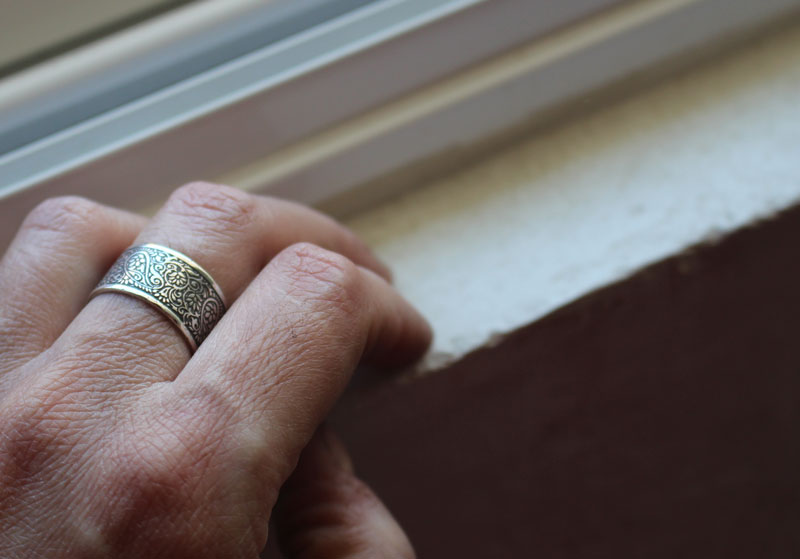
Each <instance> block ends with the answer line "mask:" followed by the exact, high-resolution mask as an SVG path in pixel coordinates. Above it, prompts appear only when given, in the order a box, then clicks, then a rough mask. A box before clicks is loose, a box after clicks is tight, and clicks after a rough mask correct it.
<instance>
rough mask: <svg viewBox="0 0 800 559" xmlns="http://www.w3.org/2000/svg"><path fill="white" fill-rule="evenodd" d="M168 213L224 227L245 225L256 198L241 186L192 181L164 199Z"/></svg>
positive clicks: (249, 217) (247, 223)
mask: <svg viewBox="0 0 800 559" xmlns="http://www.w3.org/2000/svg"><path fill="white" fill-rule="evenodd" d="M167 207H168V208H169V211H170V212H171V213H174V214H177V215H180V216H182V217H184V218H186V219H188V220H190V221H200V222H202V224H203V226H206V225H207V224H208V223H209V222H211V223H215V224H217V225H216V229H219V228H220V225H221V226H222V228H224V229H229V228H233V229H235V230H237V231H239V230H243V229H245V228H246V227H247V226H249V225H250V223H251V222H252V221H253V217H254V215H253V214H254V211H255V199H254V198H253V197H252V196H250V195H249V194H247V193H246V192H242V191H241V190H237V189H236V188H232V187H230V186H224V185H219V184H213V183H208V182H192V183H189V184H186V185H184V186H182V187H180V188H178V189H177V190H176V191H175V192H173V193H172V195H171V196H170V198H169V200H168V201H167Z"/></svg>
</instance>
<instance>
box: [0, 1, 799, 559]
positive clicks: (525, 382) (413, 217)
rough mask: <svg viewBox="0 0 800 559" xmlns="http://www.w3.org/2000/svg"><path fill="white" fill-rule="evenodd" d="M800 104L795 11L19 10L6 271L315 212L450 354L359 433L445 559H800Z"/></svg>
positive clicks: (4, 64) (392, 395)
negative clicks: (44, 240)
mask: <svg viewBox="0 0 800 559" xmlns="http://www.w3.org/2000/svg"><path fill="white" fill-rule="evenodd" d="M799 94H800V0H758V1H754V0H560V1H551V0H372V1H369V0H270V1H256V0H204V1H183V0H182V1H163V0H127V1H125V2H108V1H100V0H71V1H70V2H64V1H61V0H24V1H23V0H0V247H2V248H5V246H6V245H7V244H8V242H9V241H10V239H11V237H12V235H13V232H14V231H15V230H16V228H17V227H18V225H19V223H20V222H21V221H22V219H23V218H24V216H25V214H26V213H27V212H28V211H29V210H30V209H31V208H32V207H33V206H35V205H36V204H37V203H39V202H40V201H41V200H44V199H45V198H48V197H51V196H57V195H64V194H78V195H82V196H88V197H91V198H93V199H96V200H99V201H101V202H104V203H107V204H112V205H116V206H120V207H124V208H128V209H132V210H135V211H139V212H143V213H150V212H152V211H154V210H155V209H156V208H157V207H158V206H159V204H160V203H161V202H162V201H163V200H164V199H165V198H166V196H167V195H168V193H169V192H170V191H171V190H172V189H174V188H175V187H177V186H179V185H181V184H183V183H185V182H189V181H191V180H198V179H199V180H210V181H217V182H223V183H227V184H232V185H234V186H237V187H239V188H243V189H246V190H250V191H254V192H263V193H268V194H272V195H277V196H283V197H288V198H292V199H295V200H299V201H302V202H305V203H309V204H312V205H315V206H317V207H319V208H321V209H323V210H324V211H327V212H329V213H331V214H333V215H335V216H336V217H338V218H340V219H342V220H344V221H345V222H346V223H347V224H348V225H349V226H350V227H352V228H353V229H355V230H356V231H357V232H358V233H359V234H361V235H362V236H363V237H364V238H365V239H366V240H367V241H368V242H369V243H370V244H371V245H372V246H373V247H374V248H375V250H376V251H377V252H378V253H379V255H380V256H382V257H383V258H384V259H385V260H387V261H388V262H389V263H390V264H391V266H392V268H393V269H394V272H395V276H396V283H397V286H398V288H399V289H400V290H401V291H402V292H403V293H404V295H406V296H407V297H408V298H409V299H410V300H411V301H412V303H414V304H415V305H416V306H418V307H419V308H420V309H421V310H422V311H423V313H424V314H425V315H426V316H427V317H428V318H429V319H430V321H431V322H432V324H433V326H434V330H435V333H436V339H435V342H434V346H433V348H432V350H431V352H430V354H429V355H428V356H426V358H425V360H424V361H423V362H422V363H420V364H419V365H418V366H416V367H415V368H414V369H413V370H409V371H402V372H400V373H398V374H394V375H386V374H385V373H381V372H379V371H366V370H365V371H359V373H358V374H357V377H356V379H355V381H354V383H353V386H352V387H351V390H350V391H349V392H348V393H347V394H346V395H345V398H344V399H343V401H342V402H341V404H340V406H339V407H338V408H337V409H336V410H335V412H334V415H333V417H332V419H331V420H332V422H333V423H334V424H335V425H336V426H337V427H338V430H339V431H340V432H341V434H342V437H343V439H344V440H345V441H346V443H347V444H348V446H349V447H350V448H351V449H352V452H353V454H354V458H355V461H356V467H357V470H358V472H359V473H360V474H361V475H362V476H363V477H364V478H365V479H366V480H367V481H368V482H369V483H371V484H372V485H373V486H374V487H375V489H376V491H377V492H378V494H379V495H381V496H382V497H383V498H384V499H385V500H386V502H387V504H388V505H389V507H390V508H391V509H392V510H393V512H395V513H396V515H397V517H398V519H399V520H400V522H401V524H403V526H404V527H405V528H406V529H407V530H408V532H409V534H410V536H411V539H412V541H413V542H414V544H415V546H416V548H417V551H418V553H419V555H420V557H427V556H432V557H436V556H438V557H463V558H468V557H476V558H477V557H481V558H483V557H529V556H544V557H570V558H574V557H620V556H621V557H642V556H647V557H665V558H667V557H669V558H672V557H698V558H699V557H703V558H708V557H726V558H729V557H753V556H757V557H769V558H773V557H776V558H782V557H786V558H790V557H791V558H794V557H798V556H800V530H798V529H797V527H798V526H800V480H799V479H798V475H797V472H798V471H800V442H799V441H800V437H798V422H799V421H800V343H798V332H800V318H798V317H800V297H798V296H797V286H798V285H800V264H798V261H797V258H796V257H795V255H796V252H797V250H796V246H797V245H796V241H795V239H797V238H798V236H800V208H798V201H800V105H798V103H797V99H798V95H799ZM274 553H275V552H274V550H271V551H269V552H266V553H265V557H266V556H270V557H271V556H274V555H272V554H274Z"/></svg>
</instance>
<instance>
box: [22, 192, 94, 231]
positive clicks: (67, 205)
mask: <svg viewBox="0 0 800 559" xmlns="http://www.w3.org/2000/svg"><path fill="white" fill-rule="evenodd" d="M102 212H103V207H102V206H100V205H99V204H97V203H95V202H92V201H91V200H88V199H86V198H82V197H80V196H60V197H57V198H49V199H47V200H45V201H43V202H41V203H39V205H37V206H36V207H35V208H34V209H33V210H31V212H30V213H29V214H28V216H27V217H26V218H25V221H24V222H23V224H22V228H23V229H26V230H35V231H45V232H54V233H59V234H70V235H76V234H80V233H81V232H82V231H86V230H89V229H91V227H92V226H93V225H94V224H95V223H96V222H97V220H98V218H99V217H100V214H101V213H102Z"/></svg>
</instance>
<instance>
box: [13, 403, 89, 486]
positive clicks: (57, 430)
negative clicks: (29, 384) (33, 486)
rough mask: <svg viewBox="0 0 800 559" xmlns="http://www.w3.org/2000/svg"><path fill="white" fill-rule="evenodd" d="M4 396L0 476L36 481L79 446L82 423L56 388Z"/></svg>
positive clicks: (15, 479) (15, 480) (17, 480)
mask: <svg viewBox="0 0 800 559" xmlns="http://www.w3.org/2000/svg"><path fill="white" fill-rule="evenodd" d="M16 396H18V394H16V393H14V394H11V395H9V396H8V397H7V399H6V401H5V402H4V406H3V409H2V411H0V424H2V425H3V430H2V432H1V433H0V456H2V462H1V463H2V467H1V468H0V471H2V477H3V478H7V479H12V480H13V482H14V483H15V484H23V483H25V482H26V481H36V480H37V479H39V478H40V477H41V476H43V475H46V473H47V472H48V471H49V470H50V469H52V468H54V467H57V466H56V463H58V462H59V461H60V459H61V458H63V457H65V456H66V455H68V454H69V453H71V452H73V449H75V448H78V447H79V446H80V440H81V438H82V436H83V431H84V430H85V429H84V427H85V424H84V423H83V422H82V421H81V420H80V418H76V417H74V414H73V413H72V407H73V406H72V405H71V404H72V402H71V401H70V398H69V397H68V394H67V393H66V392H65V391H64V390H61V389H59V388H53V389H48V390H45V391H39V393H38V394H33V395H32V394H25V396H24V397H16Z"/></svg>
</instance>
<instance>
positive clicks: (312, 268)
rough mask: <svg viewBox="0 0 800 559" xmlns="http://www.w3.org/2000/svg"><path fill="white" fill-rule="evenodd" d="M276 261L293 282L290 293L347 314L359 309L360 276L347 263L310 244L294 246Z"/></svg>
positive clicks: (356, 269) (342, 257) (360, 294)
mask: <svg viewBox="0 0 800 559" xmlns="http://www.w3.org/2000/svg"><path fill="white" fill-rule="evenodd" d="M278 259H280V264H281V265H283V266H284V267H285V269H286V270H287V272H288V274H289V277H290V279H291V280H292V290H293V292H295V293H299V294H300V295H302V296H303V297H304V298H311V299H313V300H316V301H320V302H323V303H327V304H329V305H332V306H334V307H336V308H337V309H339V310H341V311H345V312H347V313H354V312H356V311H357V310H358V308H359V307H360V305H361V303H362V301H363V298H364V285H363V276H362V274H361V271H360V270H359V269H358V266H356V265H355V264H354V263H353V262H352V261H351V260H350V259H348V258H346V257H344V256H342V255H341V254H338V253H335V252H331V251H328V250H325V249H323V248H320V247H318V246H316V245H313V244H310V243H297V244H294V245H292V246H290V247H289V248H287V249H285V250H284V251H283V252H281V254H280V255H278Z"/></svg>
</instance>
